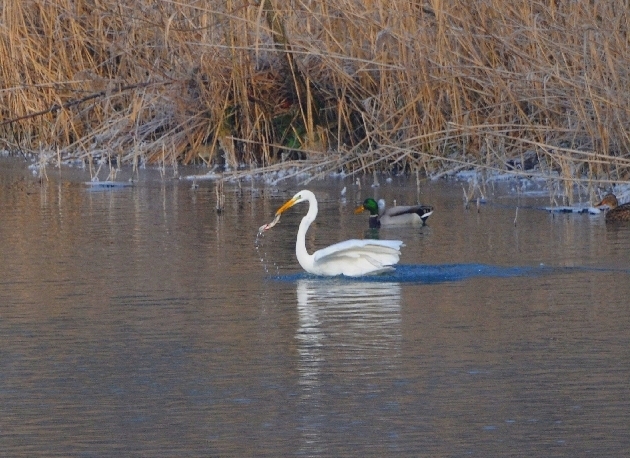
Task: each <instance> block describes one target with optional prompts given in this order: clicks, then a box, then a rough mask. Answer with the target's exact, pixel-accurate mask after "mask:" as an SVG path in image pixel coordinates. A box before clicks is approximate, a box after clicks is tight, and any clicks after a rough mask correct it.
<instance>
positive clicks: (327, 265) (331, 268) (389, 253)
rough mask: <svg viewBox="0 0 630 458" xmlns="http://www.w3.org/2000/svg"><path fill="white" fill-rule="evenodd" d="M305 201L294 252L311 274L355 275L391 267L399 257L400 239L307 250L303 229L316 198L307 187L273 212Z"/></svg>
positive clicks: (349, 242) (310, 218)
mask: <svg viewBox="0 0 630 458" xmlns="http://www.w3.org/2000/svg"><path fill="white" fill-rule="evenodd" d="M304 201H307V202H308V204H309V207H308V212H307V213H306V216H304V218H302V221H301V222H300V227H299V229H298V233H297V241H296V242H295V254H296V256H297V259H298V262H299V263H300V265H301V266H302V268H303V269H304V270H306V271H307V272H309V273H312V274H315V275H325V276H335V275H346V276H348V277H359V276H362V275H374V274H380V273H383V272H389V271H392V270H394V267H393V266H394V265H395V264H396V263H398V260H399V259H400V247H402V246H403V242H401V241H400V240H371V239H366V240H356V239H355V240H346V241H344V242H339V243H335V244H334V245H331V246H329V247H326V248H323V249H321V250H318V251H316V252H315V253H313V254H308V252H307V251H306V231H308V228H309V226H310V225H311V223H312V222H313V221H315V218H316V217H317V199H316V198H315V194H313V193H312V192H311V191H308V190H303V191H300V192H298V193H297V194H296V195H295V196H293V198H292V199H291V200H289V201H288V202H286V203H285V204H284V205H283V206H282V207H280V208H279V209H278V211H277V212H276V217H278V216H279V215H280V214H282V213H283V212H284V211H285V210H287V209H289V208H291V207H293V206H294V205H295V204H298V203H300V202H304Z"/></svg>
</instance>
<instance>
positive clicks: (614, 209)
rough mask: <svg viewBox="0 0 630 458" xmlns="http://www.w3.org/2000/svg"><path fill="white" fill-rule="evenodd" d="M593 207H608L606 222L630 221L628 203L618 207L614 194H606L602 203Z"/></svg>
mask: <svg viewBox="0 0 630 458" xmlns="http://www.w3.org/2000/svg"><path fill="white" fill-rule="evenodd" d="M595 207H608V208H609V210H608V211H607V212H606V222H609V223H611V222H615V221H630V202H629V203H626V204H623V205H619V202H618V201H617V197H616V196H615V195H614V194H606V195H605V196H604V198H603V199H602V201H601V202H600V203H598V204H597V205H595Z"/></svg>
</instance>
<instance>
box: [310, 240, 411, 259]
mask: <svg viewBox="0 0 630 458" xmlns="http://www.w3.org/2000/svg"><path fill="white" fill-rule="evenodd" d="M401 246H403V242H402V241H400V240H371V239H365V240H357V239H353V240H345V241H343V242H339V243H335V244H334V245H330V246H329V247H326V248H323V249H321V250H318V251H316V252H315V253H314V254H313V256H314V260H315V262H322V261H324V260H325V259H326V258H329V257H330V258H332V257H351V258H357V257H360V256H364V255H369V254H370V253H373V254H375V255H378V254H379V253H380V254H390V255H396V256H400V247H401Z"/></svg>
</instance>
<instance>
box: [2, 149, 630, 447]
mask: <svg viewBox="0 0 630 458" xmlns="http://www.w3.org/2000/svg"><path fill="white" fill-rule="evenodd" d="M0 165H1V168H0V212H1V215H2V222H1V224H0V259H1V260H2V263H1V264H0V338H1V339H2V345H1V347H0V364H1V367H2V370H1V371H0V405H2V412H3V415H2V416H1V417H0V447H1V449H2V450H3V453H4V454H6V455H7V456H15V457H31V456H151V457H158V456H379V457H380V456H427V457H429V456H430V457H435V456H483V457H487V456H523V457H531V456H624V455H627V454H628V452H629V451H630V438H629V437H630V436H629V435H628V424H630V406H629V405H628V404H629V401H628V400H629V399H630V384H629V383H628V381H629V380H630V354H629V352H628V348H630V333H629V331H628V329H629V328H630V308H629V307H628V303H629V301H628V297H630V281H629V280H630V275H629V273H630V257H629V256H628V253H629V252H630V229H629V227H623V226H620V227H610V226H607V225H606V224H604V221H603V217H602V216H601V215H581V214H580V215H572V214H560V215H552V214H550V213H547V212H545V211H542V210H540V209H538V208H536V207H540V206H545V205H548V204H549V202H548V200H545V199H544V198H543V199H534V198H526V197H522V196H520V197H519V196H515V195H514V194H513V193H512V194H511V195H512V197H510V198H507V197H506V195H508V191H509V189H506V187H501V186H497V187H496V188H492V189H491V192H490V193H489V195H488V196H487V197H488V203H487V204H485V205H481V206H480V208H479V210H477V208H476V207H475V206H473V208H471V209H469V210H466V209H465V208H464V206H463V203H462V198H461V195H462V189H461V183H457V182H442V181H441V182H426V183H421V185H420V187H419V188H416V183H415V181H414V180H407V179H405V178H399V177H395V178H394V180H393V181H392V182H391V183H387V182H385V181H384V180H382V181H381V183H382V185H381V187H380V188H376V189H374V188H371V187H370V186H369V184H370V182H371V179H370V180H367V179H364V182H363V186H362V188H361V189H359V188H358V187H357V186H356V185H354V184H353V182H354V180H355V178H347V179H341V178H335V179H329V180H326V181H320V182H316V183H314V185H312V186H309V188H310V189H312V190H314V192H316V194H317V196H318V198H319V200H320V215H319V217H318V219H317V221H316V223H315V224H314V226H313V228H312V229H311V230H310V231H309V234H308V240H307V245H308V246H309V247H310V249H314V248H321V247H323V246H325V245H327V244H330V243H333V242H336V241H339V240H343V239H347V238H363V237H381V238H395V239H401V240H403V241H404V242H405V244H406V246H405V247H404V249H403V256H402V258H401V266H400V268H399V269H398V270H397V271H396V272H395V273H394V274H392V275H389V276H384V277H379V278H377V279H358V280H351V279H321V278H315V277H312V276H309V275H306V274H304V273H302V272H301V269H300V267H299V265H298V264H297V261H296V259H295V255H294V246H293V244H294V240H295V233H296V231H297V225H298V223H299V220H300V218H301V216H302V215H303V214H304V213H305V212H306V206H305V205H306V204H301V205H298V206H296V207H295V208H294V209H292V210H291V211H289V212H287V214H285V215H283V218H282V221H281V222H280V223H279V224H278V225H277V226H276V227H275V228H273V229H272V230H270V231H268V232H267V233H266V234H265V235H264V237H262V238H259V239H258V240H256V231H257V228H258V227H259V226H260V225H261V224H263V223H266V222H269V221H271V219H272V217H273V214H274V211H275V209H276V208H277V207H278V206H279V205H281V204H282V203H283V202H284V201H285V200H286V199H288V198H290V197H291V196H292V195H293V193H294V192H296V191H298V190H299V189H300V187H299V186H298V185H297V184H296V183H293V182H290V183H283V184H280V185H276V186H272V185H263V184H260V185H259V184H256V185H252V184H251V183H242V184H241V186H237V185H233V186H232V185H230V186H226V196H225V197H226V206H225V209H224V211H223V212H222V213H221V214H217V213H216V211H215V210H214V208H215V204H216V202H215V193H214V187H213V184H212V183H209V182H200V186H199V188H198V189H196V190H193V189H191V182H190V181H186V180H174V179H171V178H169V177H168V176H165V177H164V176H161V175H160V174H159V173H158V172H157V171H155V170H153V171H151V170H144V171H141V172H140V180H139V181H138V182H136V183H135V184H134V186H130V187H124V188H112V189H102V190H94V189H89V188H88V187H86V186H84V185H83V184H82V182H83V181H85V180H87V179H89V174H87V173H86V172H83V171H81V170H69V171H68V170H64V171H61V172H59V171H54V170H49V171H48V180H47V181H46V180H45V181H44V182H43V183H41V184H40V183H39V182H37V181H36V180H35V178H34V177H33V175H32V173H31V172H30V171H29V170H26V169H25V168H24V166H23V164H21V163H16V162H15V161H6V160H5V161H3V162H2V164H0ZM180 172H181V171H180ZM86 175H87V176H86ZM167 175H168V174H167ZM123 179H124V174H123ZM344 186H345V187H346V188H347V192H346V195H345V198H343V199H342V198H341V189H342V188H343V187H344ZM373 195H376V196H377V197H385V198H387V199H388V200H389V201H390V202H391V200H392V199H394V198H395V199H397V201H398V203H413V202H415V201H416V200H418V199H420V200H421V201H422V202H423V203H427V204H432V205H434V206H435V207H436V211H435V213H434V214H433V215H432V216H431V217H430V218H429V225H428V226H427V227H423V228H412V229H400V228H398V229H387V230H385V229H382V230H381V231H380V232H373V231H370V230H368V229H367V221H366V218H367V216H365V215H363V216H357V215H354V214H353V212H352V210H353V208H354V207H355V205H357V204H358V203H360V202H361V201H362V200H363V199H364V198H365V197H368V196H373ZM516 206H519V210H518V213H516ZM515 216H517V218H516V224H514V220H515Z"/></svg>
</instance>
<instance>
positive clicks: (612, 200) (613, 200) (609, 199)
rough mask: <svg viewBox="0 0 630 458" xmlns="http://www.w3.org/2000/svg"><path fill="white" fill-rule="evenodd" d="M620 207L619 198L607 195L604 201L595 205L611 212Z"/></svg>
mask: <svg viewBox="0 0 630 458" xmlns="http://www.w3.org/2000/svg"><path fill="white" fill-rule="evenodd" d="M617 205H619V202H617V197H615V195H614V194H606V195H605V196H604V198H603V199H602V201H601V202H600V203H598V204H596V205H595V207H608V208H610V209H611V210H612V209H613V208H615V207H616V206H617Z"/></svg>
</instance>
